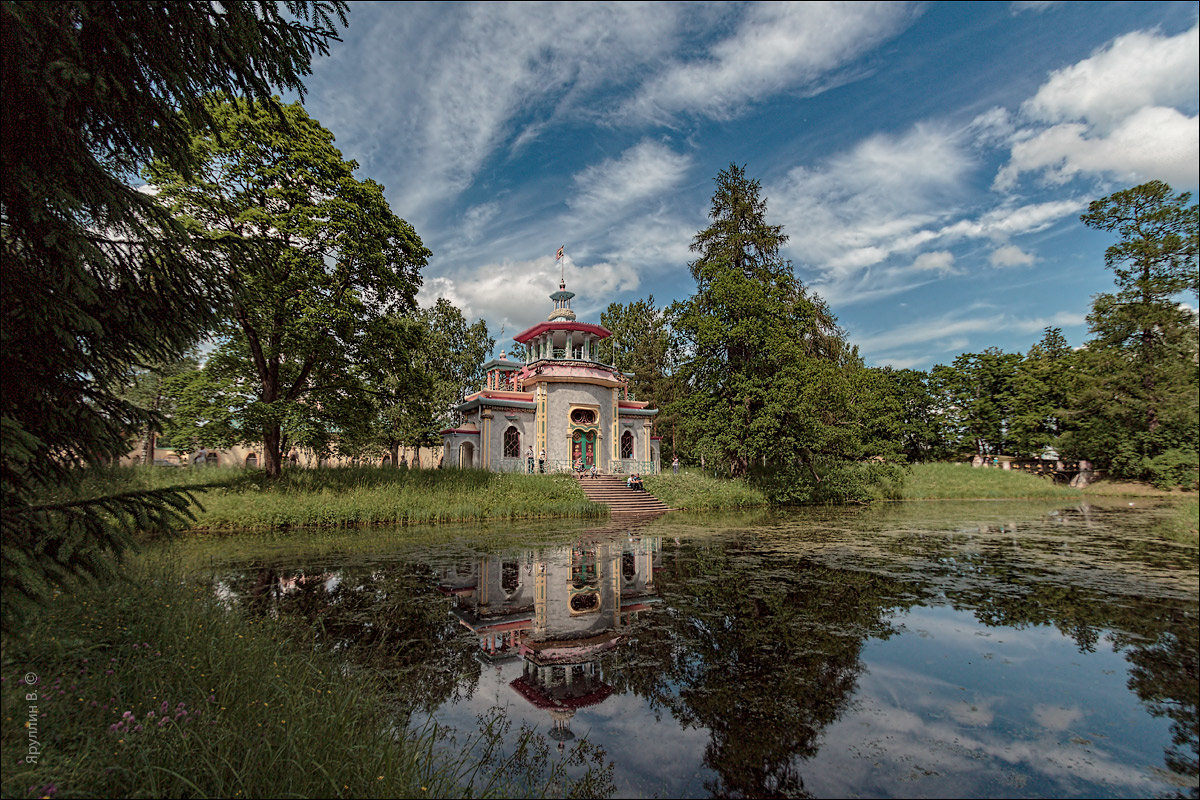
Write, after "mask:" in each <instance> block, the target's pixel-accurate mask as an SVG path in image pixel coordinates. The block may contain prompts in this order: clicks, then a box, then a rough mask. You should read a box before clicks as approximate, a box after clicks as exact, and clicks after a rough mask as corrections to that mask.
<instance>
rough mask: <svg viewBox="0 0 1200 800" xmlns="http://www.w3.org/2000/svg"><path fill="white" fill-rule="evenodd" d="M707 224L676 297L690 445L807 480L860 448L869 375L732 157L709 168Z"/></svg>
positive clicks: (696, 452)
mask: <svg viewBox="0 0 1200 800" xmlns="http://www.w3.org/2000/svg"><path fill="white" fill-rule="evenodd" d="M716 184H717V188H716V191H715V192H714V194H713V198H712V206H711V209H710V212H709V216H710V220H711V221H710V224H709V226H708V227H707V228H705V229H704V230H702V231H700V232H699V233H697V234H696V237H695V239H694V240H693V242H692V250H693V251H694V252H696V253H697V254H698V257H697V258H696V260H695V261H693V262H692V263H691V264H690V265H689V267H690V269H691V272H692V276H693V277H694V278H695V279H696V293H695V294H694V295H692V297H690V298H689V299H688V300H686V301H683V302H681V303H677V304H675V305H674V306H673V307H672V310H671V315H672V318H673V319H674V327H675V330H676V332H677V333H678V334H679V335H680V336H681V337H682V340H683V342H684V350H685V352H684V356H683V363H682V365H681V374H682V377H683V378H684V380H685V382H686V385H687V392H688V394H687V395H686V397H684V398H683V399H681V400H680V401H679V402H678V403H676V404H675V405H674V407H673V410H677V411H678V412H679V419H680V424H681V426H682V427H683V428H684V433H685V439H686V441H687V444H686V449H687V450H689V451H690V452H691V455H692V456H693V458H695V459H696V460H700V457H703V458H704V459H705V460H706V461H707V460H711V461H713V462H715V464H714V465H719V466H720V467H722V468H724V469H726V470H728V472H729V473H731V474H733V475H745V474H747V473H748V472H749V471H750V469H751V467H752V466H759V465H767V466H774V467H776V468H785V469H793V468H796V467H801V468H803V470H804V471H805V472H806V473H807V474H808V475H809V476H810V479H811V481H812V482H813V483H814V484H820V483H821V482H822V481H823V480H824V478H825V475H826V474H827V473H828V470H827V468H828V467H830V466H831V465H833V468H836V465H838V464H839V463H841V462H844V461H846V460H847V459H854V458H859V457H861V456H862V455H863V454H862V425H861V424H860V422H861V420H860V419H859V418H858V416H857V414H858V411H857V408H858V407H860V406H863V407H866V406H869V405H870V403H866V402H863V401H864V400H866V399H867V398H864V397H863V396H862V393H863V392H864V391H871V389H870V388H869V387H870V382H869V381H865V380H859V377H860V376H857V375H856V374H855V371H856V370H861V362H860V360H859V358H858V354H857V352H856V351H855V350H854V349H852V348H850V347H849V346H848V345H847V343H846V341H845V338H844V336H843V333H842V331H841V329H840V328H839V327H838V326H837V322H836V320H835V319H834V317H833V315H832V314H831V313H830V311H829V308H828V307H827V306H826V305H825V303H824V301H823V300H821V298H820V297H818V296H816V295H815V294H812V293H810V292H809V291H808V289H807V288H806V287H805V286H804V285H803V284H802V283H801V282H800V281H799V280H798V279H797V278H796V276H795V274H794V273H793V271H792V265H791V262H790V261H788V260H786V259H784V258H782V257H781V255H780V252H779V251H780V248H781V247H782V245H783V244H784V243H785V242H786V241H787V236H786V235H785V234H784V233H783V228H782V226H779V225H771V224H769V223H768V222H767V221H766V200H765V199H764V198H762V197H761V185H760V184H759V182H758V181H757V180H751V179H749V178H747V177H746V173H745V169H744V168H743V167H739V166H738V165H736V164H731V165H730V166H729V168H728V169H725V170H722V171H721V172H720V174H718V176H717V178H716Z"/></svg>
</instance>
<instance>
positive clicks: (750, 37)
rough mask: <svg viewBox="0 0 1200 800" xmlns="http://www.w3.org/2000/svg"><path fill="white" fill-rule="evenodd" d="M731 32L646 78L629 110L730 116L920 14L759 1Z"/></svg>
mask: <svg viewBox="0 0 1200 800" xmlns="http://www.w3.org/2000/svg"><path fill="white" fill-rule="evenodd" d="M744 8H745V9H746V13H745V16H744V18H743V19H742V20H741V23H740V24H739V25H738V27H737V30H736V31H735V32H734V33H733V35H731V36H730V37H728V38H726V39H724V40H722V41H720V42H717V43H716V44H715V45H713V46H712V47H711V48H710V49H709V51H708V52H707V53H706V54H705V55H704V56H703V57H700V58H697V59H695V60H693V61H682V62H678V63H676V64H675V65H674V66H673V67H672V68H670V69H668V70H666V71H664V72H663V73H661V74H659V75H657V76H656V77H654V78H652V79H651V80H649V81H647V82H646V83H645V84H644V85H643V87H642V90H641V92H640V93H639V94H638V95H637V96H636V97H635V98H634V99H633V100H631V101H630V102H629V103H628V104H626V106H625V108H624V111H625V112H626V113H627V114H632V115H636V116H643V117H649V118H652V119H654V118H661V117H662V116H663V115H668V116H669V115H671V114H674V113H677V112H685V113H694V114H702V115H706V116H711V117H717V118H721V117H727V116H729V115H730V114H731V113H733V112H735V111H737V110H738V109H739V108H741V107H742V106H743V105H745V104H746V103H750V102H754V101H755V100H758V99H761V98H763V97H766V96H768V95H771V94H774V93H777V92H780V91H783V90H785V89H796V88H801V89H808V90H812V89H814V88H816V87H817V86H818V85H819V83H820V82H821V81H822V80H823V79H825V77H826V76H827V73H829V72H830V71H832V70H836V69H837V68H839V67H842V66H844V65H845V64H847V63H849V62H850V61H852V60H853V59H855V58H856V57H858V56H859V55H861V54H862V53H863V52H865V51H867V50H870V49H871V48H873V47H875V46H876V45H878V44H879V43H880V42H882V41H884V40H886V39H888V38H890V37H892V36H894V35H896V34H897V33H899V32H900V31H901V30H903V29H904V28H905V27H907V25H908V24H909V23H910V22H911V20H912V19H913V17H914V15H915V12H914V11H913V10H912V9H911V8H910V7H908V6H905V5H901V4H893V3H854V4H851V5H842V4H838V3H761V4H759V3H756V4H753V5H747V6H745V7H744Z"/></svg>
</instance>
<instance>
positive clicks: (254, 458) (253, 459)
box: [246, 453, 258, 467]
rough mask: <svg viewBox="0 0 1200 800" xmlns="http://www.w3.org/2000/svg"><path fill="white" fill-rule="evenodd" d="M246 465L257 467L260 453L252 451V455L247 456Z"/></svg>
mask: <svg viewBox="0 0 1200 800" xmlns="http://www.w3.org/2000/svg"><path fill="white" fill-rule="evenodd" d="M246 466H247V467H257V466H258V455H257V454H255V453H251V454H250V455H248V456H246Z"/></svg>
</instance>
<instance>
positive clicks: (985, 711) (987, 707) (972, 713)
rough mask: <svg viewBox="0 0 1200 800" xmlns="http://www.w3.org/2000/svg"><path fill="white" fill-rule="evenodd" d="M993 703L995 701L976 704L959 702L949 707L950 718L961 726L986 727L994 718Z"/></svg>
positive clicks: (966, 701)
mask: <svg viewBox="0 0 1200 800" xmlns="http://www.w3.org/2000/svg"><path fill="white" fill-rule="evenodd" d="M994 702H995V699H991V700H987V701H977V702H970V701H968V700H959V701H958V702H957V703H954V704H952V705H951V706H950V716H952V717H954V719H955V720H957V721H958V722H960V723H962V724H963V725H970V726H971V727H979V728H982V727H987V726H988V725H991V724H992V720H993V719H995V718H996V714H995V712H993V711H992V704H993V703H994Z"/></svg>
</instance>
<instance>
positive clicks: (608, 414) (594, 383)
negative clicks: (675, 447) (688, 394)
mask: <svg viewBox="0 0 1200 800" xmlns="http://www.w3.org/2000/svg"><path fill="white" fill-rule="evenodd" d="M574 296H575V294H574V293H573V292H568V291H567V287H566V283H565V282H560V283H559V287H558V291H557V292H555V293H554V294H552V295H550V299H551V300H553V301H554V310H553V311H551V312H550V315H549V317H547V320H546V321H545V322H541V323H538V324H537V325H534V326H533V327H532V328H529V329H528V330H526V331H523V332H522V333H520V334H518V335H517V336H515V337H513V338H514V339H515V340H516V341H517V342H519V343H521V344H522V345H524V346H525V352H526V354H527V357H528V360H527V361H526V362H525V363H521V362H519V361H510V360H508V359H507V358H506V357H505V355H504V352H503V351H501V353H500V358H498V359H493V360H492V361H489V362H488V363H487V364H485V365H484V369H485V371H486V372H487V385H486V386H485V388H484V389H483V390H482V391H479V392H476V393H475V394H472V395H470V396H468V397H467V398H466V399H465V400H464V401H463V402H462V403H460V404H459V405H458V406H457V410H458V412H459V413H460V414H462V419H463V422H462V423H461V424H460V425H459V426H458V427H456V428H447V429H446V430H444V431H442V452H443V453H444V454H445V466H447V467H476V468H482V469H486V470H491V471H493V472H525V471H530V470H531V469H532V470H533V471H545V472H563V471H566V470H570V469H571V468H572V467H574V466H577V465H578V464H582V466H583V467H584V468H585V469H590V468H591V467H592V466H593V465H594V466H595V467H596V468H597V469H598V470H599V471H601V472H605V473H622V474H627V473H630V472H638V473H654V472H657V471H658V467H659V440H658V437H653V436H651V429H652V425H653V422H654V416H655V415H656V414H657V413H658V410H657V409H653V408H649V407H648V406H649V404H648V403H646V402H641V401H637V400H631V399H629V378H628V376H627V375H625V374H623V373H621V372H620V371H619V370H617V368H616V367H614V366H613V365H611V364H605V363H603V362H602V361H601V360H600V342H601V341H603V340H604V339H606V338H608V337H609V336H611V335H612V332H611V331H609V330H608V329H606V328H604V327H602V326H600V325H592V324H590V323H586V322H577V321H576V319H575V312H574V311H572V310H571V298H572V297H574ZM543 454H544V458H543ZM531 459H532V464H531Z"/></svg>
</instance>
